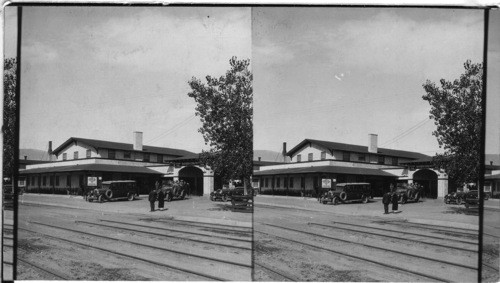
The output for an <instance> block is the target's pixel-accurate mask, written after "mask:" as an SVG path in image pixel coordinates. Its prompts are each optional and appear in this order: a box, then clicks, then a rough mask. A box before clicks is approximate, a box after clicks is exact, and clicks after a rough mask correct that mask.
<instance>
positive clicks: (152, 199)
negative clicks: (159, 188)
mask: <svg viewBox="0 0 500 283" xmlns="http://www.w3.org/2000/svg"><path fill="white" fill-rule="evenodd" d="M155 201H156V190H155V189H152V190H151V192H149V204H150V206H151V211H150V212H154V211H155Z"/></svg>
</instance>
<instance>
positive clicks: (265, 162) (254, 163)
mask: <svg viewBox="0 0 500 283" xmlns="http://www.w3.org/2000/svg"><path fill="white" fill-rule="evenodd" d="M279 164H284V162H276V161H258V160H254V161H253V165H254V166H255V165H257V166H266V165H279Z"/></svg>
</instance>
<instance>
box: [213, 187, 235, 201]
mask: <svg viewBox="0 0 500 283" xmlns="http://www.w3.org/2000/svg"><path fill="white" fill-rule="evenodd" d="M230 199H231V190H230V189H229V188H222V189H218V190H216V191H214V192H211V193H210V200H211V201H216V200H222V201H224V202H226V201H228V200H230Z"/></svg>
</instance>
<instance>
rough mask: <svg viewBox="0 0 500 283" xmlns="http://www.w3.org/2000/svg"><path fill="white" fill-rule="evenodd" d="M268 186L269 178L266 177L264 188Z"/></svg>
mask: <svg viewBox="0 0 500 283" xmlns="http://www.w3.org/2000/svg"><path fill="white" fill-rule="evenodd" d="M267 187H269V178H266V188H267Z"/></svg>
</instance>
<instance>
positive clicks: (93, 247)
mask: <svg viewBox="0 0 500 283" xmlns="http://www.w3.org/2000/svg"><path fill="white" fill-rule="evenodd" d="M19 230H24V231H28V232H31V233H35V234H40V235H43V236H45V237H49V238H53V239H56V240H59V241H64V242H68V243H70V244H76V245H80V246H83V247H85V248H92V249H95V250H99V251H103V252H107V253H110V254H115V255H120V256H123V257H128V258H132V259H136V260H140V261H144V262H147V263H151V264H155V265H159V266H162V267H167V268H170V269H173V270H178V271H182V272H185V273H190V274H194V275H198V276H201V277H204V278H209V279H213V280H217V281H228V280H227V279H223V278H219V277H216V276H212V275H208V274H203V273H201V272H196V271H192V270H188V269H185V268H182V267H176V266H173V265H169V264H165V263H159V262H157V261H154V260H149V259H146V258H142V257H137V256H133V255H128V254H125V253H121V252H117V251H112V250H108V249H105V248H100V247H96V246H93V245H90V244H83V243H80V242H75V241H71V240H68V239H65V238H60V237H55V236H52V235H49V234H45V233H41V232H37V231H33V230H29V229H25V228H20V227H19Z"/></svg>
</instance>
